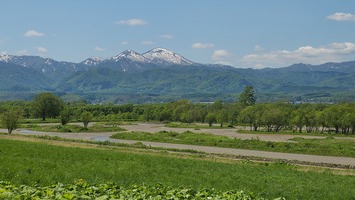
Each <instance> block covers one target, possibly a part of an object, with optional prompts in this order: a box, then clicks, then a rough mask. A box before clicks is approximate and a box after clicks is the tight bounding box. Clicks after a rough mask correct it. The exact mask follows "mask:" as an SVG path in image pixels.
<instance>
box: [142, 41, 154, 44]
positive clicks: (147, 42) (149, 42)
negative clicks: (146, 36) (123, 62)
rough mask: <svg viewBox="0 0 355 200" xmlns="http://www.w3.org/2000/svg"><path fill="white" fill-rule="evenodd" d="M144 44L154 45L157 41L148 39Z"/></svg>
mask: <svg viewBox="0 0 355 200" xmlns="http://www.w3.org/2000/svg"><path fill="white" fill-rule="evenodd" d="M142 44H143V45H152V44H155V43H154V42H153V41H149V40H146V41H143V42H142Z"/></svg>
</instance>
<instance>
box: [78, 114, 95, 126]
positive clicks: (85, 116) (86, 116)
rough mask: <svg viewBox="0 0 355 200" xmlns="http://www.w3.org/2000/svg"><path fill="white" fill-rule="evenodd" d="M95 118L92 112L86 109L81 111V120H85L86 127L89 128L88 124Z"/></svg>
mask: <svg viewBox="0 0 355 200" xmlns="http://www.w3.org/2000/svg"><path fill="white" fill-rule="evenodd" d="M93 118H94V116H93V114H92V113H91V112H88V111H84V112H83V113H81V117H80V120H81V121H82V122H83V124H84V128H88V125H89V123H90V122H91V120H92V119H93Z"/></svg>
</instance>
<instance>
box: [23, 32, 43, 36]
mask: <svg viewBox="0 0 355 200" xmlns="http://www.w3.org/2000/svg"><path fill="white" fill-rule="evenodd" d="M24 36H25V37H43V36H44V34H43V33H40V32H38V31H35V30H29V31H27V32H26V33H25V34H24Z"/></svg>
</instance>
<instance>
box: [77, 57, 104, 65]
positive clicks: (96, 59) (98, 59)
mask: <svg viewBox="0 0 355 200" xmlns="http://www.w3.org/2000/svg"><path fill="white" fill-rule="evenodd" d="M104 60H105V59H104V58H101V57H99V56H94V57H91V58H88V59H86V60H84V61H83V62H81V63H82V64H84V65H88V66H95V65H98V64H100V63H101V62H102V61H104Z"/></svg>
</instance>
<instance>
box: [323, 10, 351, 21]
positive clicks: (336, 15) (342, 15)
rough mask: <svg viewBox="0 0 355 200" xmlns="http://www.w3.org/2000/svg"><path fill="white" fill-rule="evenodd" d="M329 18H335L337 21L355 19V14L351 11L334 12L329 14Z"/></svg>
mask: <svg viewBox="0 0 355 200" xmlns="http://www.w3.org/2000/svg"><path fill="white" fill-rule="evenodd" d="M327 19H330V20H335V21H355V15H353V14H350V13H342V12H340V13H338V12H337V13H334V14H331V15H329V16H327Z"/></svg>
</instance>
